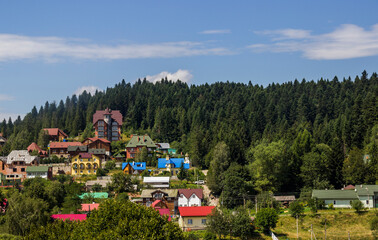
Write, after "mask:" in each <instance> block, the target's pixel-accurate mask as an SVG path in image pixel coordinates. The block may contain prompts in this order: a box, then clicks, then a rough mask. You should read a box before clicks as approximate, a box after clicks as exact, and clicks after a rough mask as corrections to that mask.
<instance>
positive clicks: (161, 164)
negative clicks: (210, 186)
mask: <svg viewBox="0 0 378 240" xmlns="http://www.w3.org/2000/svg"><path fill="white" fill-rule="evenodd" d="M181 165H183V166H184V169H185V170H188V169H189V168H190V161H189V156H186V157H185V159H184V158H170V157H169V155H167V156H166V158H158V168H157V169H156V170H155V171H154V174H155V175H157V174H160V173H162V172H164V171H167V172H170V173H171V175H172V176H176V175H177V174H178V173H179V171H180V168H181Z"/></svg>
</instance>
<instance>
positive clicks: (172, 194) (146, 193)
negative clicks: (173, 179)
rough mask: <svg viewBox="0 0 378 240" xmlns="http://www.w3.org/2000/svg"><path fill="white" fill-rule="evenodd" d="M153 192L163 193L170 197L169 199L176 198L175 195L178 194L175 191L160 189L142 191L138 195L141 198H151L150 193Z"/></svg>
mask: <svg viewBox="0 0 378 240" xmlns="http://www.w3.org/2000/svg"><path fill="white" fill-rule="evenodd" d="M154 192H162V193H165V195H166V196H167V197H171V198H175V197H177V193H178V191H177V189H164V190H162V189H144V190H143V191H142V193H141V194H140V196H141V197H142V198H151V196H152V193H154Z"/></svg>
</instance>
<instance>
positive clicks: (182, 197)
mask: <svg viewBox="0 0 378 240" xmlns="http://www.w3.org/2000/svg"><path fill="white" fill-rule="evenodd" d="M202 200H203V190H202V189H200V188H198V189H179V190H178V206H179V207H192V206H201V203H202Z"/></svg>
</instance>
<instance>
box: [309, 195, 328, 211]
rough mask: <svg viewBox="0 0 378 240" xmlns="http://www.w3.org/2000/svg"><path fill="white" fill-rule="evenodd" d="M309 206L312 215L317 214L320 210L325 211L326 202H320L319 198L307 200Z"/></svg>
mask: <svg viewBox="0 0 378 240" xmlns="http://www.w3.org/2000/svg"><path fill="white" fill-rule="evenodd" d="M307 204H308V206H309V207H310V209H311V212H312V213H317V212H318V210H319V209H324V207H325V202H324V200H319V199H317V198H310V199H309V200H307Z"/></svg>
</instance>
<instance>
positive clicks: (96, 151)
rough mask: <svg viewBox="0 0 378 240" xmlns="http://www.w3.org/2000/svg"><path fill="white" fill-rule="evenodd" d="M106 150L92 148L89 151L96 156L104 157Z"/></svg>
mask: <svg viewBox="0 0 378 240" xmlns="http://www.w3.org/2000/svg"><path fill="white" fill-rule="evenodd" d="M105 152H106V151H105V149H104V148H98V149H96V148H90V149H88V153H92V154H94V155H104V154H105Z"/></svg>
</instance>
